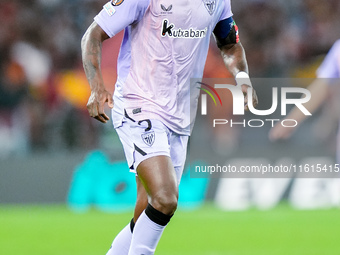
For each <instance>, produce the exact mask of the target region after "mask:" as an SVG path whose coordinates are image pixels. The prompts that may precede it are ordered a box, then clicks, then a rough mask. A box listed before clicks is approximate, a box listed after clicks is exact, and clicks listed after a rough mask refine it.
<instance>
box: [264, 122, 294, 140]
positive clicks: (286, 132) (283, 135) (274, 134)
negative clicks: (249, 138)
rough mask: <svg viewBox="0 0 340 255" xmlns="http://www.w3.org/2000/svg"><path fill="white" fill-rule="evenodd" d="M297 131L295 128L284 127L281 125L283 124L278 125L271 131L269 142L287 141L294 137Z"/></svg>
mask: <svg viewBox="0 0 340 255" xmlns="http://www.w3.org/2000/svg"><path fill="white" fill-rule="evenodd" d="M295 129H296V128H295V127H284V126H282V125H281V122H280V123H276V125H275V126H274V127H273V128H271V129H270V131H269V134H268V137H269V140H270V141H272V142H274V141H277V140H286V139H288V138H289V137H291V136H292V134H293V133H294V131H295Z"/></svg>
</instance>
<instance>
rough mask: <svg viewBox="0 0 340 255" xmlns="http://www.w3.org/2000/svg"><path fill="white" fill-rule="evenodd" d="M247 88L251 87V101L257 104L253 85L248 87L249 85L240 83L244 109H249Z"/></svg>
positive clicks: (254, 104)
mask: <svg viewBox="0 0 340 255" xmlns="http://www.w3.org/2000/svg"><path fill="white" fill-rule="evenodd" d="M248 88H251V89H252V101H253V106H254V107H255V106H257V104H258V98H257V95H256V91H255V89H254V88H253V87H250V86H249V85H245V84H244V85H242V86H241V89H242V92H243V95H244V110H246V111H248V110H249V106H248Z"/></svg>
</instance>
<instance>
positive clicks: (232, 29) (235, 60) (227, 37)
mask: <svg viewBox="0 0 340 255" xmlns="http://www.w3.org/2000/svg"><path fill="white" fill-rule="evenodd" d="M214 36H215V39H216V43H217V46H218V47H219V49H220V50H221V54H222V58H223V60H224V63H225V65H226V67H227V68H228V70H229V72H230V73H231V74H232V75H233V76H234V77H235V80H236V83H237V85H238V86H241V88H242V92H243V94H244V96H245V109H248V88H249V87H250V88H251V89H252V101H253V106H256V105H257V103H258V99H257V95H256V92H255V90H254V88H253V87H252V85H251V82H250V78H249V75H248V64H247V59H246V54H245V51H244V48H243V46H242V44H241V42H240V39H239V34H238V27H237V25H236V23H235V21H234V20H233V18H232V17H230V18H227V19H224V20H221V21H219V22H218V23H217V25H216V27H215V29H214Z"/></svg>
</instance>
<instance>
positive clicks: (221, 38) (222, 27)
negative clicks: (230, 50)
mask: <svg viewBox="0 0 340 255" xmlns="http://www.w3.org/2000/svg"><path fill="white" fill-rule="evenodd" d="M214 36H215V39H216V43H217V46H218V47H219V48H221V47H223V46H225V45H228V44H236V43H238V42H239V41H240V37H239V34H238V26H237V25H236V23H235V21H234V20H233V18H231V17H230V18H228V19H225V20H222V21H220V22H218V23H217V25H216V27H215V29H214Z"/></svg>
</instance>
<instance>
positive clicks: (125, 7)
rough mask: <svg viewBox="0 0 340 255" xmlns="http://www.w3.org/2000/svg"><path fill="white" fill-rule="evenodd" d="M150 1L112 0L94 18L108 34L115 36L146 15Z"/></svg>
mask: <svg viewBox="0 0 340 255" xmlns="http://www.w3.org/2000/svg"><path fill="white" fill-rule="evenodd" d="M117 2H118V3H117ZM149 3H150V0H119V1H118V0H112V1H110V2H107V3H106V4H105V5H104V6H103V9H102V10H101V11H100V12H99V14H98V15H97V16H95V17H94V20H95V21H96V22H97V24H98V25H99V26H100V27H101V28H102V29H103V30H104V31H105V33H106V34H107V35H108V36H110V37H113V36H114V35H116V34H118V33H119V32H120V31H121V30H123V29H125V28H126V27H127V26H129V25H131V24H133V23H135V22H138V21H139V20H140V19H141V18H142V17H143V16H144V13H145V11H146V9H147V7H148V6H149Z"/></svg>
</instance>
